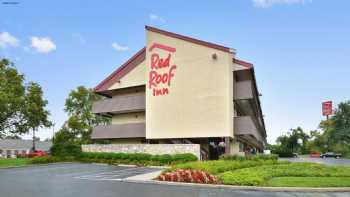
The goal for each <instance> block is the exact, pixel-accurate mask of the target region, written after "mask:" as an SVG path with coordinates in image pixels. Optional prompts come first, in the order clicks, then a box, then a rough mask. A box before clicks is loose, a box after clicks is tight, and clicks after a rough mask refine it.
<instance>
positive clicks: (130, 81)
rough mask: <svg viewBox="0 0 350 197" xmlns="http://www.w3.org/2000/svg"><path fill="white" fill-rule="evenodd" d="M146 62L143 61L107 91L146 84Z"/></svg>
mask: <svg viewBox="0 0 350 197" xmlns="http://www.w3.org/2000/svg"><path fill="white" fill-rule="evenodd" d="M145 73H146V62H145V61H143V62H142V63H141V64H139V65H138V66H136V67H135V68H134V69H132V70H131V71H130V72H129V73H128V74H126V75H125V76H124V77H122V78H121V79H120V82H117V83H115V84H113V85H112V86H111V87H110V88H109V90H115V89H120V88H127V87H132V86H139V85H144V84H145V82H146V79H145V77H146V74H145Z"/></svg>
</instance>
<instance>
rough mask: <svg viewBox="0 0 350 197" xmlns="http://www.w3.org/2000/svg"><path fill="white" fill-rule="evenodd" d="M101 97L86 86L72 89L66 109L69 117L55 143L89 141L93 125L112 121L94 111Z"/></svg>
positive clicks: (57, 134)
mask: <svg viewBox="0 0 350 197" xmlns="http://www.w3.org/2000/svg"><path fill="white" fill-rule="evenodd" d="M99 99H102V96H100V95H97V94H95V93H94V92H93V91H92V90H91V89H88V88H85V87H84V86H79V87H77V89H75V90H72V91H71V92H70V94H69V95H68V98H67V99H66V103H65V111H66V112H67V113H68V115H69V118H68V120H67V121H66V123H65V124H64V125H63V127H62V128H61V129H60V131H59V132H57V133H56V135H55V140H54V141H55V143H64V142H74V143H79V144H80V143H89V142H90V136H91V133H92V129H93V127H95V126H97V125H99V124H107V123H109V122H110V118H107V117H103V116H98V115H95V114H93V113H92V104H93V102H95V101H97V100H99Z"/></svg>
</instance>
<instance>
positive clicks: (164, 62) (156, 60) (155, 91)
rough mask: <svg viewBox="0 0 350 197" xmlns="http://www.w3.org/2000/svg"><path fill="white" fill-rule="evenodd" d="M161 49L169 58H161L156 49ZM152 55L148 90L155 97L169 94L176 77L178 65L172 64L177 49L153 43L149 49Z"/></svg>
mask: <svg viewBox="0 0 350 197" xmlns="http://www.w3.org/2000/svg"><path fill="white" fill-rule="evenodd" d="M156 48H158V49H160V50H163V51H165V52H167V54H168V56H167V57H160V55H159V54H158V53H157V52H152V51H153V50H154V49H156ZM149 52H152V53H151V71H150V72H149V77H148V80H149V81H148V88H150V89H152V95H153V96H161V95H167V94H169V87H170V85H171V80H172V78H173V77H174V76H175V70H176V65H174V64H172V63H171V55H172V54H173V53H175V52H176V49H175V48H173V47H170V46H166V45H163V44H159V43H153V45H152V46H151V47H150V48H149Z"/></svg>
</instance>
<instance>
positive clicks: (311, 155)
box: [310, 152, 321, 158]
mask: <svg viewBox="0 0 350 197" xmlns="http://www.w3.org/2000/svg"><path fill="white" fill-rule="evenodd" d="M320 156H321V153H320V152H311V153H310V157H314V158H320Z"/></svg>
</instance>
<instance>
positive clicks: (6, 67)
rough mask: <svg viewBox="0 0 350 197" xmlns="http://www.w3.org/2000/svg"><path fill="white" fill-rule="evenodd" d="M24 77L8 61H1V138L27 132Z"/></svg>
mask: <svg viewBox="0 0 350 197" xmlns="http://www.w3.org/2000/svg"><path fill="white" fill-rule="evenodd" d="M24 104H25V86H24V75H22V74H19V73H18V71H17V69H16V68H15V67H14V66H13V64H12V63H11V62H10V61H9V60H7V59H1V60H0V137H2V138H3V137H5V136H6V135H17V134H18V135H21V134H24V133H26V132H27V129H26V127H25V117H24V114H23V106H24Z"/></svg>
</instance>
